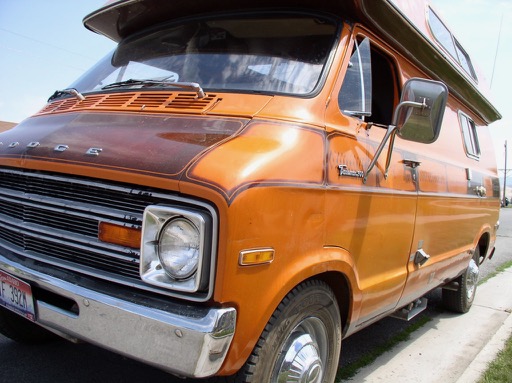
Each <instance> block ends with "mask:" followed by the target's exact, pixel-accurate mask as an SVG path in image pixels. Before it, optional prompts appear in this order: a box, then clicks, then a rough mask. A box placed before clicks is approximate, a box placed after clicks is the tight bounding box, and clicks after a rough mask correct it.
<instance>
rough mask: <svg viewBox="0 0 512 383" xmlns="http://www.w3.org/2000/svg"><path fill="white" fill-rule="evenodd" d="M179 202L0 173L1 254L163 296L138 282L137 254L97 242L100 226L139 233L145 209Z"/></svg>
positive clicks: (64, 179)
mask: <svg viewBox="0 0 512 383" xmlns="http://www.w3.org/2000/svg"><path fill="white" fill-rule="evenodd" d="M183 201H184V200H183V199H180V198H178V197H176V196H173V195H169V194H167V193H162V192H161V191H157V190H152V189H143V188H140V187H131V186H130V185H122V184H112V183H106V182H102V181H98V180H91V179H86V178H81V177H73V176H64V175H58V174H50V173H43V172H32V171H23V170H17V169H6V168H0V249H1V248H4V249H5V250H7V251H9V252H11V254H13V255H14V256H16V257H18V258H19V259H20V260H21V261H23V260H25V259H26V258H31V259H35V260H38V261H42V262H44V263H46V264H48V265H52V266H57V267H59V268H64V269H67V270H71V271H73V272H78V273H81V274H87V275H91V276H94V277H98V278H101V279H106V280H110V281H115V282H118V283H121V284H125V285H129V286H132V287H138V288H142V289H145V290H149V291H158V292H162V291H161V290H160V289H158V288H156V287H152V286H148V285H146V284H144V283H143V282H142V281H141V280H140V277H139V257H140V249H138V248H137V249H133V248H128V247H124V246H120V245H115V244H111V243H105V242H102V241H100V240H99V239H98V230H99V229H98V228H99V223H100V222H108V223H114V224H117V225H121V226H127V227H130V228H139V229H140V228H141V226H142V216H143V213H144V209H145V208H146V206H148V205H156V204H165V205H180V206H181V204H183ZM194 208H197V207H196V206H194ZM164 293H165V292H164ZM171 295H172V294H171Z"/></svg>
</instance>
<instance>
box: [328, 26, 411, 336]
mask: <svg viewBox="0 0 512 383" xmlns="http://www.w3.org/2000/svg"><path fill="white" fill-rule="evenodd" d="M352 36H353V40H352V44H351V45H350V46H349V48H348V51H347V53H346V54H345V56H346V57H345V59H344V66H343V67H342V72H343V71H345V72H344V73H345V75H344V78H340V79H339V80H338V84H337V85H335V87H334V92H333V94H332V100H331V102H330V104H329V105H328V107H327V110H326V129H327V170H326V173H327V181H326V183H327V194H326V204H327V206H326V218H327V219H326V221H327V225H326V226H327V227H328V228H329V229H328V232H327V234H326V245H328V246H338V247H341V248H343V249H346V250H348V251H349V253H350V254H351V256H352V257H353V261H354V265H355V269H356V274H357V278H358V286H357V288H358V289H359V291H360V293H361V297H362V298H361V302H359V304H358V305H357V307H358V310H359V313H358V314H355V316H354V321H355V322H356V323H357V326H362V325H365V324H367V323H369V322H372V321H374V320H376V319H378V318H379V317H380V316H382V315H384V314H386V313H389V312H390V311H393V310H394V309H395V308H396V306H397V303H398V301H399V298H400V296H401V294H402V291H403V289H404V286H405V283H406V280H407V262H408V259H409V254H410V249H411V243H412V239H413V233H414V224H415V217H416V208H417V198H418V196H417V188H416V183H415V178H414V177H415V170H414V169H412V168H411V167H410V166H408V165H407V163H406V160H407V155H408V153H407V151H406V150H405V148H404V147H401V146H400V145H396V146H395V149H394V151H393V161H392V163H391V166H390V169H389V172H388V176H387V178H385V177H384V163H385V161H386V160H385V158H382V159H380V160H379V161H378V162H377V163H376V166H375V169H374V171H372V172H371V174H370V175H369V176H368V178H367V180H366V182H363V174H364V171H365V170H366V169H367V168H368V165H369V164H370V162H371V160H372V158H374V156H375V152H376V150H377V148H378V146H379V144H380V143H381V142H382V140H383V138H384V136H385V133H386V128H387V126H388V125H389V124H391V121H392V116H393V110H394V108H395V106H396V105H397V104H398V99H399V93H400V86H399V84H400V76H399V68H398V64H397V62H396V60H395V58H394V55H393V52H392V50H390V49H389V48H388V47H387V46H386V45H384V44H383V43H382V42H379V41H378V40H377V39H376V38H375V37H373V36H371V35H370V33H369V32H366V31H364V30H362V29H358V28H357V27H356V28H355V30H354V32H353V34H352ZM334 100H337V102H334ZM383 157H384V156H383Z"/></svg>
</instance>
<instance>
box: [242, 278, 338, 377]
mask: <svg viewBox="0 0 512 383" xmlns="http://www.w3.org/2000/svg"><path fill="white" fill-rule="evenodd" d="M340 350H341V318H340V311H339V308H338V303H337V301H336V297H335V296H334V294H333V292H332V290H331V289H330V288H329V287H328V286H327V285H325V284H324V283H322V282H319V281H309V282H305V283H303V284H301V285H299V286H298V287H296V288H295V289H294V290H292V291H291V292H290V293H289V294H288V295H287V296H286V298H285V299H284V300H283V301H282V302H281V304H280V305H279V306H278V308H277V309H276V311H275V312H274V314H273V315H272V317H271V319H270V321H269V323H268V324H267V326H266V327H265V330H264V332H263V334H262V335H261V337H260V339H259V341H258V343H257V345H256V347H255V348H254V351H253V353H252V355H251V357H250V358H249V360H248V362H247V363H246V365H245V367H244V369H243V370H242V371H241V373H240V374H239V375H238V376H237V380H236V381H238V382H253V383H256V382H257V383H278V382H290V383H294V382H297V383H332V382H334V379H335V377H336V372H337V369H338V362H339V356H340Z"/></svg>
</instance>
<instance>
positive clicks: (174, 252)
mask: <svg viewBox="0 0 512 383" xmlns="http://www.w3.org/2000/svg"><path fill="white" fill-rule="evenodd" d="M84 24H85V27H87V28H88V29H90V30H92V31H93V32H96V33H98V34H101V35H104V36H106V37H107V38H110V39H112V40H114V41H115V42H117V46H116V48H115V50H114V51H113V52H112V53H110V54H109V55H107V56H106V57H105V58H104V59H102V60H100V61H99V62H98V63H97V64H96V65H95V66H94V67H92V68H91V69H90V70H89V71H87V72H86V73H85V74H84V75H83V76H82V77H80V78H79V79H77V80H76V81H75V82H74V83H72V84H70V86H69V88H66V89H59V90H57V91H55V92H54V93H53V94H52V95H51V96H50V97H49V99H48V103H47V104H46V105H44V106H43V107H42V109H41V110H40V111H39V112H38V113H36V114H35V115H33V116H31V117H29V118H27V119H26V120H24V121H22V122H21V123H20V124H19V125H17V126H16V127H14V128H12V129H10V130H8V131H5V132H3V133H1V134H0V208H1V209H0V281H1V289H0V291H1V295H0V331H1V332H2V333H3V334H4V335H6V336H7V337H10V338H12V339H14V340H17V341H20V342H26V343H34V342H40V341H45V340H48V339H51V338H53V337H55V336H60V337H63V338H66V339H68V340H71V341H85V342H90V343H92V344H95V345H98V346H101V347H104V348H106V349H108V350H111V351H113V352H116V353H119V354H122V355H125V356H128V357H130V358H133V359H136V360H139V361H142V362H144V363H147V364H149V365H152V366H156V367H158V368H160V369H163V370H165V371H168V372H169V373H171V374H174V375H177V376H181V377H192V378H206V377H212V376H218V377H222V378H221V379H225V380H226V381H236V382H256V383H266V382H272V383H274V382H282V381H287V382H325V383H331V382H333V381H334V380H335V375H336V372H337V370H338V364H339V358H340V350H341V343H342V340H343V339H344V338H346V337H348V336H350V335H351V334H353V333H355V332H356V331H359V330H361V329H363V328H364V327H366V326H368V325H369V324H371V323H374V322H375V321H377V320H379V319H381V318H383V317H386V316H389V315H394V316H397V317H399V318H402V319H405V320H408V319H411V318H412V317H414V316H415V315H417V314H418V313H419V312H421V311H422V310H423V309H425V307H426V306H427V303H428V302H427V299H426V298H425V295H426V294H427V293H428V292H430V291H432V290H434V289H437V288H441V289H442V297H443V302H444V304H445V306H446V308H447V309H449V310H452V311H455V312H459V313H464V312H467V311H468V310H469V309H470V307H471V304H472V302H473V299H474V296H475V292H476V288H477V280H478V274H479V267H480V265H481V263H482V262H484V261H485V260H486V259H488V258H489V257H491V256H492V254H493V251H494V245H495V240H496V231H497V229H498V225H499V223H498V214H499V208H500V186H499V182H498V178H497V169H496V163H495V157H494V153H493V150H492V143H491V138H490V134H489V130H488V126H489V125H490V124H491V123H492V122H493V121H496V120H498V119H499V118H500V113H499V112H498V111H497V110H496V108H495V107H494V106H493V105H492V103H491V102H490V101H489V98H488V97H487V96H486V93H485V90H484V87H483V85H482V84H483V83H484V81H483V79H482V78H480V77H479V75H478V71H477V70H476V69H475V66H474V64H473V62H472V60H471V57H470V56H469V54H468V53H467V52H466V51H465V50H464V48H463V46H462V45H461V44H460V42H459V41H458V40H457V39H456V38H455V36H453V34H452V33H451V31H450V29H449V28H448V27H447V26H446V24H445V23H444V22H443V21H442V19H441V18H440V17H439V15H438V14H437V13H436V12H435V11H434V10H433V9H432V8H431V7H430V5H429V4H428V3H427V2H424V1H414V2H410V1H405V0H346V1H341V0H336V1H333V0H316V1H310V0H293V1H291V0H272V1H270V0H258V1H245V2H238V1H236V2H235V1H231V0H218V1H215V2H204V1H199V0H188V1H159V0H126V1H110V2H108V3H107V4H106V5H105V6H104V7H102V8H101V9H98V10H97V11H95V12H93V13H91V14H90V15H88V16H86V17H85V19H84ZM52 91H53V90H52ZM49 94H51V92H50V93H49Z"/></svg>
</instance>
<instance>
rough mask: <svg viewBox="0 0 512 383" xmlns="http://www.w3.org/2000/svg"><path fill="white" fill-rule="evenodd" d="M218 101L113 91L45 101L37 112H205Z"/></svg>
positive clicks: (213, 97)
mask: <svg viewBox="0 0 512 383" xmlns="http://www.w3.org/2000/svg"><path fill="white" fill-rule="evenodd" d="M218 101H220V99H218V98H217V96H216V95H212V94H209V95H207V96H206V97H205V98H202V99H199V98H197V97H196V96H195V94H188V93H162V92H154V93H148V92H137V93H113V94H106V95H90V96H86V98H85V100H84V101H80V100H77V99H75V98H66V99H64V100H58V101H54V102H51V103H49V104H48V105H46V106H45V107H44V108H43V109H42V110H41V111H40V112H39V113H38V114H39V115H41V114H50V113H58V112H69V111H80V110H90V109H92V110H122V111H136V112H140V111H142V110H143V111H146V112H172V111H176V112H181V113H205V112H206V111H207V110H209V109H210V108H211V107H212V106H213V105H214V104H215V103H216V102H218Z"/></svg>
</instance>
